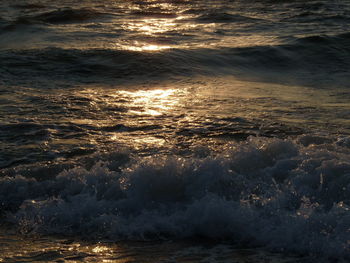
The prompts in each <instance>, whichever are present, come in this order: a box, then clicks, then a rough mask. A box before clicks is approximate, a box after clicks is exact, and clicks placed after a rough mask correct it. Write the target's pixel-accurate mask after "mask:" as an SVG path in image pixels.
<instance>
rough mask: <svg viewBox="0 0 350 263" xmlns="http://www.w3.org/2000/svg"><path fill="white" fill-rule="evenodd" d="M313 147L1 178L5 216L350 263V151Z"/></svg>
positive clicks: (67, 229) (246, 146) (60, 229)
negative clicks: (219, 242) (217, 242)
mask: <svg viewBox="0 0 350 263" xmlns="http://www.w3.org/2000/svg"><path fill="white" fill-rule="evenodd" d="M299 139H303V138H302V137H300V138H299ZM312 140H313V139H312V138H311V137H310V136H309V137H308V138H304V139H303V141H304V143H303V144H304V145H308V146H304V145H302V144H299V143H298V141H292V140H281V139H266V138H250V139H248V140H247V141H245V142H241V143H236V144H232V145H229V146H227V149H226V150H225V151H224V152H223V153H222V154H211V153H210V152H209V153H207V154H206V155H204V156H203V157H202V158H195V157H192V158H182V157H176V156H173V157H165V156H153V157H147V158H143V159H140V158H135V159H132V160H131V161H130V163H129V164H128V165H125V166H124V168H123V169H122V170H120V169H119V170H118V169H111V168H110V167H115V164H114V163H119V164H120V160H119V159H118V157H117V158H116V159H114V160H110V161H108V162H104V163H101V162H100V163H97V164H96V165H94V166H93V167H92V168H91V169H88V168H84V167H76V168H73V169H68V170H65V171H63V172H61V173H59V174H58V175H56V176H52V175H49V178H51V179H41V180H40V179H39V178H35V177H30V176H28V175H27V176H26V177H23V176H21V175H16V176H11V177H9V176H7V177H2V178H0V206H1V211H3V213H7V217H6V218H7V220H9V221H11V222H13V223H14V224H15V225H17V227H18V228H19V229H20V230H21V231H24V232H25V233H28V232H29V233H41V234H60V235H73V236H77V235H78V236H83V237H86V238H91V239H95V238H107V239H110V240H120V239H131V240H135V239H136V240H149V239H153V240H154V239H164V238H166V239H168V238H176V239H178V238H194V237H198V236H200V237H202V238H208V239H215V240H217V239H219V240H222V239H225V240H227V239H228V240H231V241H232V242H234V243H240V244H242V243H243V244H246V245H247V246H265V247H267V248H270V249H272V250H284V251H289V252H296V253H300V254H309V255H310V254H312V255H317V256H321V257H333V258H338V259H341V258H344V259H349V257H350V254H349V247H348V241H349V240H348V237H349V227H350V225H349V222H350V221H349V220H348V219H349V216H350V207H349V206H350V181H349V180H350V163H349V156H350V152H349V148H347V147H345V148H344V147H343V146H341V145H338V144H337V143H328V142H323V143H321V144H318V145H315V144H313V143H311V142H312ZM317 140H319V139H317ZM306 141H309V142H310V144H308V143H306ZM38 175H39V176H40V178H45V177H46V178H47V175H45V174H43V173H41V174H40V173H39V174H38Z"/></svg>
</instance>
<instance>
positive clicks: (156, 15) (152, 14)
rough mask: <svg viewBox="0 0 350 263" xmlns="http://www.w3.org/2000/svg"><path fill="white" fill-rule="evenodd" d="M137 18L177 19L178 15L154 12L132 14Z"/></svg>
mask: <svg viewBox="0 0 350 263" xmlns="http://www.w3.org/2000/svg"><path fill="white" fill-rule="evenodd" d="M132 14H133V15H136V16H142V17H152V18H176V17H177V16H178V15H177V14H175V13H170V12H154V11H136V12H133V13H132Z"/></svg>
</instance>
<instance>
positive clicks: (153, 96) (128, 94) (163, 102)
mask: <svg viewBox="0 0 350 263" xmlns="http://www.w3.org/2000/svg"><path fill="white" fill-rule="evenodd" d="M176 92H177V90H176V89H154V90H137V91H117V92H116V96H117V97H119V98H126V99H128V100H129V101H130V102H132V104H133V107H134V108H135V109H134V110H131V111H130V113H133V114H146V115H152V116H159V115H162V114H163V113H166V112H167V111H169V110H170V109H171V108H172V107H174V106H175V105H176V104H177V103H178V99H179V97H178V96H177V94H176Z"/></svg>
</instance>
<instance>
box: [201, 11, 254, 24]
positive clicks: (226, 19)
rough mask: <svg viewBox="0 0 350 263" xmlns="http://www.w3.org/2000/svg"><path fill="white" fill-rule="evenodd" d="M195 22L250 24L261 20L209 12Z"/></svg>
mask: <svg viewBox="0 0 350 263" xmlns="http://www.w3.org/2000/svg"><path fill="white" fill-rule="evenodd" d="M196 21H197V22H201V23H242V22H246V23H251V22H257V21H261V19H257V18H252V17H248V16H243V15H238V14H229V13H226V12H210V13H206V14H202V15H200V16H198V17H197V18H196Z"/></svg>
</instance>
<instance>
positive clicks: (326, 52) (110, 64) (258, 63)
mask: <svg viewBox="0 0 350 263" xmlns="http://www.w3.org/2000/svg"><path fill="white" fill-rule="evenodd" d="M349 36H350V35H349V33H346V34H340V35H335V36H322V35H318V36H312V37H306V38H299V39H295V40H293V41H291V42H290V43H289V44H283V45H277V46H255V47H246V48H220V49H204V48H203V49H169V50H164V51H160V52H136V51H128V50H111V49H87V50H79V49H60V48H46V49H32V50H5V51H1V52H0V59H1V61H2V64H3V66H4V67H3V68H2V69H1V71H3V74H4V76H6V75H8V76H12V77H11V79H13V76H14V75H22V76H27V77H28V79H31V78H33V77H42V78H43V79H45V78H47V77H50V78H62V76H63V75H64V76H65V78H66V79H67V80H73V81H74V79H76V78H78V80H79V81H83V82H84V81H90V82H91V81H92V82H94V81H95V82H99V81H102V82H105V81H110V80H113V79H121V78H126V79H128V78H130V77H131V78H133V77H135V76H137V77H140V78H142V77H145V76H147V77H152V76H153V77H160V78H162V77H163V78H167V77H168V78H169V77H170V76H191V75H196V74H199V75H207V74H211V75H215V74H234V75H235V74H236V75H238V76H239V75H241V76H242V75H245V76H247V77H248V78H249V77H251V78H252V79H254V77H256V76H257V77H259V78H262V79H264V78H270V79H271V77H270V76H269V74H272V75H274V76H276V75H281V74H287V75H285V78H284V79H285V80H286V81H288V79H293V78H294V79H298V78H299V79H301V81H303V79H302V77H303V75H305V74H307V76H308V77H310V78H309V79H312V77H313V78H314V79H322V78H323V77H324V76H327V75H328V76H332V75H334V76H335V77H334V78H333V79H332V81H335V82H336V81H339V82H341V83H344V81H345V80H346V79H347V78H348V77H349V76H348V74H349V73H348V72H347V70H346V69H347V68H349V67H350V56H349V54H350V48H349V47H350V37H349ZM325 61H327V63H325ZM299 72H302V75H301V76H300V77H299V76H298V73H299ZM294 73H295V74H294ZM293 74H294V75H293ZM9 78H10V77H9ZM321 85H322V83H321Z"/></svg>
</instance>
